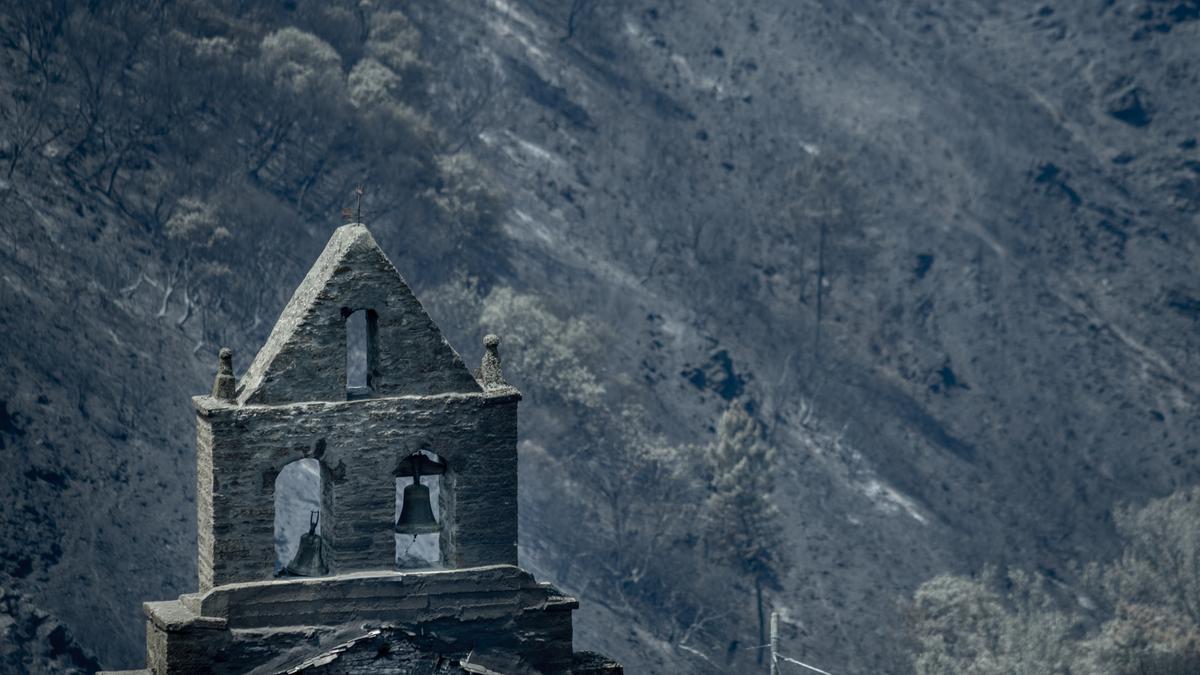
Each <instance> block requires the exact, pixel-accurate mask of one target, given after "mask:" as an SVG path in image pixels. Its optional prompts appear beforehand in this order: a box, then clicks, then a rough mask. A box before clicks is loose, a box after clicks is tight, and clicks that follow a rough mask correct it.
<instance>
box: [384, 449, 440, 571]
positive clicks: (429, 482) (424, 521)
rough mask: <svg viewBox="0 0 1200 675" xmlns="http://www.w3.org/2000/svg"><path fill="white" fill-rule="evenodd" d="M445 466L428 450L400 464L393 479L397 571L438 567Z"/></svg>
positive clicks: (415, 453) (401, 461)
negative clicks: (394, 479) (394, 488)
mask: <svg viewBox="0 0 1200 675" xmlns="http://www.w3.org/2000/svg"><path fill="white" fill-rule="evenodd" d="M445 472H446V464H445V462H443V461H442V459H441V458H440V457H438V456H437V455H436V454H434V453H433V452H431V451H429V450H420V451H417V452H414V453H413V454H411V455H409V456H408V457H405V458H404V459H402V460H400V463H399V466H398V467H397V469H396V471H395V476H396V520H395V527H394V529H395V531H396V567H397V568H399V569H422V568H429V567H436V566H439V565H440V564H441V559H442V554H441V532H442V526H443V523H442V509H441V496H442V476H443V475H444V474H445Z"/></svg>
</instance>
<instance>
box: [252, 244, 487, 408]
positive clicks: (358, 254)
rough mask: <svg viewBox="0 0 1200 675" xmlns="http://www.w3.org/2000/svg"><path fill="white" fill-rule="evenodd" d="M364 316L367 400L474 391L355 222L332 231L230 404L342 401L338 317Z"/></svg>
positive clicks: (342, 320) (341, 323)
mask: <svg viewBox="0 0 1200 675" xmlns="http://www.w3.org/2000/svg"><path fill="white" fill-rule="evenodd" d="M358 310H366V312H367V339H368V347H367V384H368V389H369V390H370V394H369V395H372V396H395V395H402V394H444V393H454V392H477V391H480V387H479V384H478V383H477V382H476V381H475V378H474V377H472V376H471V373H470V371H468V370H467V368H466V366H465V365H464V364H463V361H462V358H460V357H459V355H458V353H457V352H455V351H454V349H453V348H452V347H451V346H450V345H449V343H447V342H446V339H445V338H444V337H443V336H442V333H441V331H440V330H438V327H437V325H435V324H434V323H433V320H432V319H430V318H429V315H428V314H427V313H426V312H425V309H424V308H423V307H422V306H421V303H420V302H419V301H418V300H417V298H416V297H415V296H414V295H413V293H412V290H410V289H409V287H408V284H407V283H405V281H404V279H403V277H401V276H400V273H399V272H397V271H396V268H395V267H394V266H393V265H392V263H391V261H390V260H388V258H387V256H386V255H385V254H384V253H383V250H382V249H380V248H379V245H378V244H377V243H376V242H375V238H374V237H372V236H371V232H370V231H369V230H368V229H367V228H366V226H365V225H362V224H361V223H351V224H349V225H343V226H342V227H339V228H337V229H336V230H334V232H333V236H331V237H330V238H329V242H328V243H327V244H326V245H325V250H324V251H322V252H321V255H320V256H319V257H318V258H317V260H316V262H315V263H314V264H313V266H312V268H311V269H309V271H308V274H307V275H306V276H305V277H304V281H302V282H300V285H299V286H298V287H297V288H296V291H295V293H294V294H293V295H292V299H291V300H290V301H288V304H287V306H286V307H284V309H283V313H282V314H281V315H280V316H279V320H278V321H276V323H275V327H274V328H273V329H272V331H271V336H270V337H269V338H267V342H266V344H264V345H263V347H262V349H260V350H259V352H258V355H257V356H256V357H255V358H254V362H253V363H251V365H250V367H249V369H247V371H246V373H245V374H244V375H243V376H242V378H241V382H240V385H239V387H238V392H237V401H238V403H240V404H279V403H292V402H299V401H340V400H345V399H346V319H347V317H348V316H350V314H351V313H353V312H355V311H358Z"/></svg>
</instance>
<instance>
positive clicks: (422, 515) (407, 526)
mask: <svg viewBox="0 0 1200 675" xmlns="http://www.w3.org/2000/svg"><path fill="white" fill-rule="evenodd" d="M441 529H442V526H441V525H438V522H437V520H436V519H434V517H433V506H432V505H430V503H429V488H427V487H425V486H424V485H421V472H420V471H419V470H417V471H415V472H414V473H413V482H412V485H406V486H404V503H403V504H402V505H401V506H400V517H399V518H397V519H396V532H398V533H400V534H412V535H418V534H433V533H434V532H438V531H440V530H441Z"/></svg>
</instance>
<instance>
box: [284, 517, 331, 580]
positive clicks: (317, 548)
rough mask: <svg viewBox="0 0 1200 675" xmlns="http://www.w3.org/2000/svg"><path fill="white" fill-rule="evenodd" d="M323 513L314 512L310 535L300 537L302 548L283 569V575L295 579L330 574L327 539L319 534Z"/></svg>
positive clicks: (309, 522) (310, 522)
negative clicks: (318, 527) (318, 529)
mask: <svg viewBox="0 0 1200 675" xmlns="http://www.w3.org/2000/svg"><path fill="white" fill-rule="evenodd" d="M320 520H321V512H320V511H313V512H312V513H311V514H310V515H309V517H308V534H306V535H304V536H303V537H300V548H299V550H297V551H296V557H295V558H292V562H290V563H288V564H287V567H284V568H283V574H285V575H289V576H294V577H319V576H324V575H326V574H329V562H328V561H327V560H326V558H325V556H326V551H325V538H324V537H322V536H321V535H319V534H317V523H318V522H319V521H320Z"/></svg>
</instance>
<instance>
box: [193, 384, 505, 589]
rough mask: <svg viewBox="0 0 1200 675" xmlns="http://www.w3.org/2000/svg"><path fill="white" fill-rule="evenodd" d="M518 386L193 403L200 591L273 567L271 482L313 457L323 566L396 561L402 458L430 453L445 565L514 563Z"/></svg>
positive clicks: (338, 569) (379, 565)
mask: <svg viewBox="0 0 1200 675" xmlns="http://www.w3.org/2000/svg"><path fill="white" fill-rule="evenodd" d="M519 398H520V397H519V395H518V394H516V393H515V390H511V389H510V390H506V391H493V392H489V393H487V394H484V393H470V394H444V395H435V396H403V397H393V398H379V399H364V400H355V401H341V402H331V403H326V402H311V403H299V404H292V405H281V406H237V405H234V404H227V403H225V402H222V401H219V400H216V399H212V398H210V397H199V398H197V399H194V401H195V406H196V411H197V427H198V429H197V457H198V462H197V468H198V476H197V481H198V488H197V495H196V497H197V508H198V512H199V515H198V525H199V576H200V590H201V591H205V590H208V589H210V588H212V587H213V586H217V585H221V584H228V583H233V582H239V581H257V580H262V579H268V578H270V577H271V576H272V574H273V573H274V561H275V551H274V505H275V502H274V487H275V477H276V476H277V475H278V473H279V471H280V470H282V469H283V467H284V466H286V465H287V464H288V463H290V462H292V461H295V460H298V459H302V458H306V457H312V458H315V459H317V460H318V461H319V462H320V463H321V466H322V473H323V475H324V477H325V480H323V481H322V483H323V484H324V487H325V489H326V490H327V491H328V492H327V493H326V494H324V495H323V496H322V501H323V503H324V504H326V505H328V508H326V509H324V510H325V511H329V512H328V513H323V514H322V533H323V535H325V536H326V538H327V539H328V540H329V543H330V545H331V548H332V549H333V551H332V565H333V568H332V569H331V570H330V572H331V573H344V572H348V571H354V570H388V569H393V568H394V559H395V538H394V531H393V526H394V523H395V517H396V514H395V494H396V479H395V477H394V472H395V470H396V468H397V467H398V465H399V462H400V460H402V459H404V458H405V457H407V456H408V455H409V454H411V453H413V452H415V451H417V450H420V449H428V450H430V451H432V452H434V453H436V454H437V455H438V456H439V457H441V458H442V460H443V461H445V462H446V465H447V473H446V474H445V475H444V476H443V479H442V490H441V524H442V536H441V537H440V541H441V548H442V564H443V565H444V566H446V567H450V568H461V567H471V566H478V565H488V564H515V563H516V562H517V450H516V443H517V414H516V413H517V402H518V400H519Z"/></svg>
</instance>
